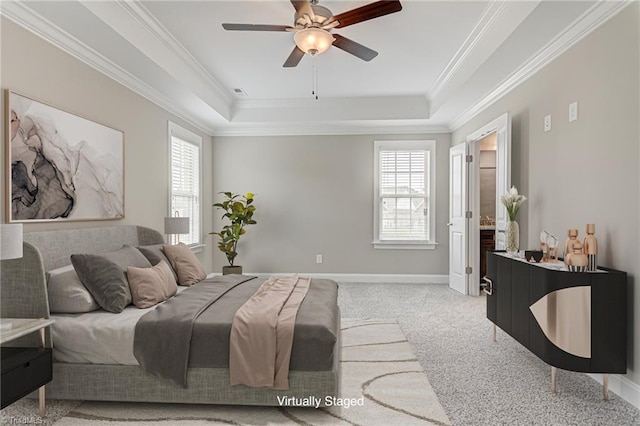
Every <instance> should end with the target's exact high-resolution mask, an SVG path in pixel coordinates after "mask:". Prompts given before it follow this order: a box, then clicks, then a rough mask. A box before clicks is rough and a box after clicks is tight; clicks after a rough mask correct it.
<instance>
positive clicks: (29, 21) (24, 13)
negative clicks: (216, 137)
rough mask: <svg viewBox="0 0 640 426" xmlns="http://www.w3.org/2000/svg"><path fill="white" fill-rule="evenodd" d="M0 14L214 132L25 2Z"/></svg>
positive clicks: (0, 6)
mask: <svg viewBox="0 0 640 426" xmlns="http://www.w3.org/2000/svg"><path fill="white" fill-rule="evenodd" d="M0 10H1V11H2V15H4V16H6V17H7V18H8V19H10V20H11V21H13V22H15V23H16V24H18V25H20V26H21V27H23V28H25V29H27V30H28V31H30V32H32V33H34V34H35V35H37V36H38V37H40V38H42V39H44V40H46V41H47V42H49V43H51V44H52V45H54V46H55V47H57V48H59V49H60V50H62V51H64V52H66V53H68V54H69V55H71V56H73V57H74V58H76V59H78V60H80V61H81V62H83V63H85V64H87V65H88V66H90V67H91V68H93V69H95V70H97V71H99V72H101V73H102V74H104V75H106V76H107V77H109V78H111V79H113V80H115V81H116V82H118V83H120V84H122V85H123V86H125V87H127V88H129V89H130V90H132V91H133V92H135V93H137V94H139V95H140V96H142V97H144V98H146V99H148V100H149V101H150V102H152V103H154V104H156V105H158V106H160V107H161V108H163V109H165V110H166V111H169V112H171V113H172V114H174V115H175V116H177V117H179V118H180V119H182V120H184V121H185V122H187V123H189V124H190V125H192V126H193V127H195V128H197V129H198V130H200V131H202V132H204V133H207V134H211V133H212V132H213V131H214V130H215V129H214V128H213V127H212V126H210V125H209V124H208V123H206V122H203V121H199V120H195V119H194V118H193V117H192V116H189V115H186V114H184V113H183V110H182V109H180V108H177V107H176V106H175V102H174V101H173V100H171V99H169V98H168V97H167V96H165V95H164V94H162V93H161V92H159V91H157V90H155V89H154V88H153V87H151V86H150V85H148V84H147V83H145V82H144V81H142V80H140V79H139V78H137V77H135V76H134V75H133V74H131V73H129V72H128V71H126V70H124V69H123V68H121V67H120V66H118V65H116V64H115V63H113V62H112V61H110V60H109V59H107V58H106V57H104V56H102V55H101V54H99V53H98V52H96V51H95V50H94V49H92V48H90V47H89V46H87V45H86V44H84V43H83V42H81V41H80V40H78V39H77V38H75V37H73V36H72V35H71V34H69V33H67V32H66V31H64V30H63V29H61V28H60V27H58V26H57V25H55V24H53V23H52V22H50V21H49V20H47V19H45V18H44V17H43V16H41V15H40V14H38V13H37V12H35V11H34V10H33V9H31V8H30V7H28V6H27V4H26V3H25V2H17V1H5V2H0Z"/></svg>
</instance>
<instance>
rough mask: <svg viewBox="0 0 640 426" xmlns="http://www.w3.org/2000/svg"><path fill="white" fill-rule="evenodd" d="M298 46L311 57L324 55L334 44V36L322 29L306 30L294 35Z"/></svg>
mask: <svg viewBox="0 0 640 426" xmlns="http://www.w3.org/2000/svg"><path fill="white" fill-rule="evenodd" d="M293 40H294V41H295V42H296V46H298V48H299V49H300V50H302V51H303V52H304V53H308V54H310V55H311V56H314V55H317V54H320V53H324V52H326V50H327V49H328V48H329V47H330V46H331V44H332V43H333V36H332V35H331V33H330V32H329V31H327V30H323V29H322V28H305V29H302V30H300V31H297V32H296V33H295V34H294V35H293Z"/></svg>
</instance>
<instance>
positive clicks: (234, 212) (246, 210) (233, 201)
mask: <svg viewBox="0 0 640 426" xmlns="http://www.w3.org/2000/svg"><path fill="white" fill-rule="evenodd" d="M221 194H224V196H225V197H226V200H224V201H223V202H221V203H215V204H214V205H213V207H217V208H218V209H220V210H222V211H223V212H224V214H223V215H222V219H224V218H227V219H229V221H230V222H231V223H229V224H227V225H225V226H224V227H223V228H222V231H220V232H211V234H215V235H217V236H219V237H220V242H218V248H219V249H220V251H221V252H223V253H224V255H225V256H226V257H227V260H228V261H229V266H223V267H222V274H223V275H227V274H242V266H237V265H234V264H233V262H234V260H235V258H236V256H237V255H238V252H237V248H238V241H239V240H240V236H242V235H244V234H245V233H246V232H247V231H246V230H245V229H244V227H245V226H247V225H255V224H256V223H257V222H256V221H255V220H253V213H254V212H255V210H256V207H255V206H254V205H253V196H254V195H253V194H252V193H251V192H248V193H247V194H246V195H240V194H233V193H231V192H221Z"/></svg>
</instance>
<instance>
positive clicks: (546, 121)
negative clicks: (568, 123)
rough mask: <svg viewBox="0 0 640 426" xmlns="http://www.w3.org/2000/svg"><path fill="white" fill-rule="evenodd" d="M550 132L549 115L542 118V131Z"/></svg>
mask: <svg viewBox="0 0 640 426" xmlns="http://www.w3.org/2000/svg"><path fill="white" fill-rule="evenodd" d="M550 130H551V114H549V115H545V116H544V131H545V132H548V131H550Z"/></svg>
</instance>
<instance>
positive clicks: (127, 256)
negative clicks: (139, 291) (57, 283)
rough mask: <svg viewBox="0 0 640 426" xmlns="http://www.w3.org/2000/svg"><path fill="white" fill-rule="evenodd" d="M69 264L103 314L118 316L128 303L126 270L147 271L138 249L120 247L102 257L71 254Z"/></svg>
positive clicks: (144, 259)
mask: <svg viewBox="0 0 640 426" xmlns="http://www.w3.org/2000/svg"><path fill="white" fill-rule="evenodd" d="M71 263H73V267H74V268H75V270H76V272H77V273H78V277H80V281H82V284H84V286H85V287H86V288H87V290H89V292H90V293H91V295H92V296H93V297H94V299H95V300H96V302H98V305H100V307H102V309H104V310H105V311H109V312H114V313H119V312H122V311H123V310H124V308H125V307H126V306H127V305H129V304H130V303H131V291H130V289H129V281H127V268H128V267H129V266H135V267H137V268H150V267H151V264H150V263H149V261H148V260H147V258H146V257H144V256H143V255H142V253H140V251H139V250H138V249H136V248H135V247H131V246H126V245H125V246H123V247H122V248H121V249H119V250H114V251H110V252H106V253H101V254H72V255H71Z"/></svg>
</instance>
